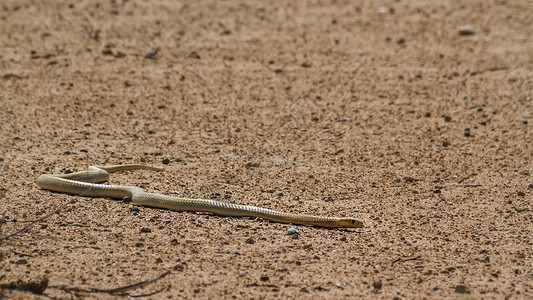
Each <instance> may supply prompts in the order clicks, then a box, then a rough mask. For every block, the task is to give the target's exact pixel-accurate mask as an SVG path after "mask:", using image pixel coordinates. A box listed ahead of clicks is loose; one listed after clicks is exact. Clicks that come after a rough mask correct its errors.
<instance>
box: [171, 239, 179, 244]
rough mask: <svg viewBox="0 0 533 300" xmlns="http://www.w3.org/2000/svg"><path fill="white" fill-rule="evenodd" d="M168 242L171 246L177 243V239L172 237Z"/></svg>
mask: <svg viewBox="0 0 533 300" xmlns="http://www.w3.org/2000/svg"><path fill="white" fill-rule="evenodd" d="M170 244H171V245H173V246H176V245H177V244H178V239H172V240H171V241H170Z"/></svg>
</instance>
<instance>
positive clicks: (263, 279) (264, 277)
mask: <svg viewBox="0 0 533 300" xmlns="http://www.w3.org/2000/svg"><path fill="white" fill-rule="evenodd" d="M269 279H270V278H269V277H268V276H267V275H261V277H259V280H261V281H268V280H269Z"/></svg>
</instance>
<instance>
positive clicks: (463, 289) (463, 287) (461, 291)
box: [455, 284, 470, 294]
mask: <svg viewBox="0 0 533 300" xmlns="http://www.w3.org/2000/svg"><path fill="white" fill-rule="evenodd" d="M455 292H456V293H459V294H470V290H469V289H468V288H467V287H466V285H464V284H458V285H456V286H455Z"/></svg>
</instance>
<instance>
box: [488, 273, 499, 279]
mask: <svg viewBox="0 0 533 300" xmlns="http://www.w3.org/2000/svg"><path fill="white" fill-rule="evenodd" d="M490 276H492V277H494V278H498V277H499V276H500V275H499V274H498V272H491V273H490Z"/></svg>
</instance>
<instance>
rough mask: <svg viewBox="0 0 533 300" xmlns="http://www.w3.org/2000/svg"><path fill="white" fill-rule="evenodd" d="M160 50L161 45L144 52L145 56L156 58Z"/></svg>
mask: <svg viewBox="0 0 533 300" xmlns="http://www.w3.org/2000/svg"><path fill="white" fill-rule="evenodd" d="M158 52H159V47H156V48H150V49H148V51H146V53H145V54H144V58H148V59H155V57H156V55H157V53H158Z"/></svg>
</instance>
